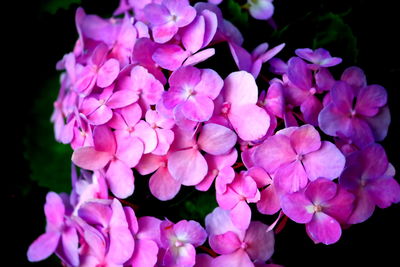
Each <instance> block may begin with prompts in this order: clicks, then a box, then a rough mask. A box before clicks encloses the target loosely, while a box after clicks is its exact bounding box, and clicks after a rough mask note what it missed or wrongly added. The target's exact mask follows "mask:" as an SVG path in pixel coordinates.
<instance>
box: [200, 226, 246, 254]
mask: <svg viewBox="0 0 400 267" xmlns="http://www.w3.org/2000/svg"><path fill="white" fill-rule="evenodd" d="M208 242H209V243H210V247H211V248H212V249H213V250H214V251H215V252H217V253H218V254H230V253H233V252H235V251H236V250H237V249H239V248H240V245H241V243H242V242H241V240H239V237H238V236H237V235H236V234H235V233H234V232H231V231H228V232H226V233H223V234H220V235H211V236H210V238H209V240H208Z"/></svg>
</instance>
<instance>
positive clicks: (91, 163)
mask: <svg viewBox="0 0 400 267" xmlns="http://www.w3.org/2000/svg"><path fill="white" fill-rule="evenodd" d="M112 157H113V155H112V154H110V153H108V152H102V151H97V150H95V149H94V147H81V148H78V149H76V150H75V151H74V153H73V154H72V159H71V160H72V162H73V163H74V164H75V165H76V166H78V167H80V168H83V169H86V170H92V171H95V170H99V169H101V168H103V167H105V166H106V165H107V163H108V162H109V161H110V160H111V159H112Z"/></svg>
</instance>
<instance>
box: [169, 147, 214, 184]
mask: <svg viewBox="0 0 400 267" xmlns="http://www.w3.org/2000/svg"><path fill="white" fill-rule="evenodd" d="M207 169H208V167H207V162H206V160H205V159H204V157H203V156H202V155H201V154H200V152H199V151H198V150H197V149H186V150H181V151H176V152H173V153H171V154H170V156H169V158H168V170H169V172H170V173H171V175H172V177H173V178H174V179H175V180H177V181H178V182H180V183H182V184H183V185H187V186H189V185H196V184H198V183H199V182H201V180H202V179H203V178H204V176H205V175H206V174H207Z"/></svg>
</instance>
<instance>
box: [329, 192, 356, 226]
mask: <svg viewBox="0 0 400 267" xmlns="http://www.w3.org/2000/svg"><path fill="white" fill-rule="evenodd" d="M354 199H355V196H354V195H353V194H352V193H350V192H348V191H346V190H345V189H344V188H343V187H341V186H340V185H339V186H338V190H337V194H336V196H335V197H334V198H333V199H331V200H329V201H328V202H326V203H324V204H323V212H324V213H326V214H327V215H329V216H331V217H332V218H334V219H335V220H337V221H338V222H339V223H343V224H345V223H347V219H348V218H349V216H350V214H351V212H352V211H353V209H354Z"/></svg>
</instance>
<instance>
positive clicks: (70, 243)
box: [61, 227, 79, 266]
mask: <svg viewBox="0 0 400 267" xmlns="http://www.w3.org/2000/svg"><path fill="white" fill-rule="evenodd" d="M61 241H62V255H63V257H64V258H65V261H66V262H67V263H68V264H70V265H71V266H78V265H79V254H78V252H79V250H78V246H79V240H78V233H77V231H76V229H75V228H74V227H68V228H66V229H65V230H64V231H63V233H62V236H61Z"/></svg>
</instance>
